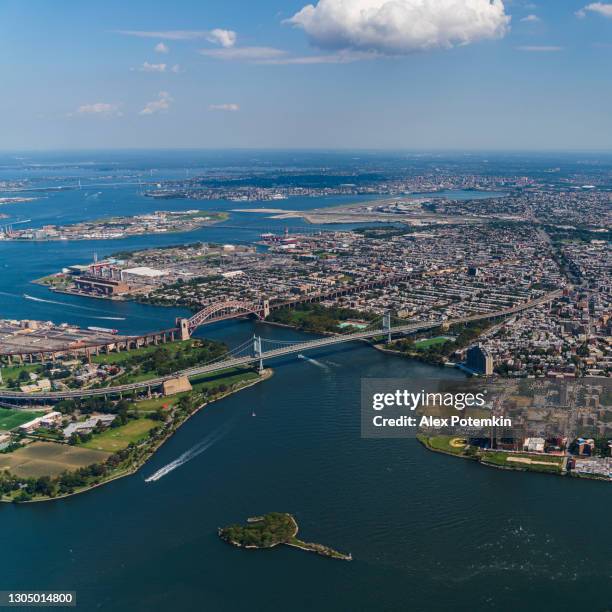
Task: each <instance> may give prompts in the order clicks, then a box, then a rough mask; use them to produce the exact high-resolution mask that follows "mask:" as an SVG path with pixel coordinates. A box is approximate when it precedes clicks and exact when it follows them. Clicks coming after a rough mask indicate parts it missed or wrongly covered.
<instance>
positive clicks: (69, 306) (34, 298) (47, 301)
mask: <svg viewBox="0 0 612 612" xmlns="http://www.w3.org/2000/svg"><path fill="white" fill-rule="evenodd" d="M23 297H24V298H25V299H26V300H32V301H33V302H44V303H45V304H57V305H58V306H64V307H65V308H76V309H77V310H88V311H90V312H100V309H99V308H89V307H88V306H79V305H78V304H70V303H68V302H60V301H59V300H46V299H44V298H39V297H35V296H33V295H29V294H27V293H24V294H23ZM103 312H104V311H103ZM107 312H108V311H107ZM90 318H92V319H107V320H109V321H125V317H110V316H109V317H93V316H90Z"/></svg>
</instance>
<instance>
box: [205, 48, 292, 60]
mask: <svg viewBox="0 0 612 612" xmlns="http://www.w3.org/2000/svg"><path fill="white" fill-rule="evenodd" d="M200 53H201V54H202V55H206V56H208V57H214V58H215V59H221V60H246V61H259V60H270V59H274V58H279V57H282V56H283V55H286V53H287V52H286V51H283V50H282V49H275V48H273V47H229V48H224V49H200Z"/></svg>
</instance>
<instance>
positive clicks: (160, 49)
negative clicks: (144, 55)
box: [155, 42, 170, 53]
mask: <svg viewBox="0 0 612 612" xmlns="http://www.w3.org/2000/svg"><path fill="white" fill-rule="evenodd" d="M155 52H156V53H169V52H170V48H169V47H168V45H166V44H164V43H163V42H158V43H157V44H156V45H155Z"/></svg>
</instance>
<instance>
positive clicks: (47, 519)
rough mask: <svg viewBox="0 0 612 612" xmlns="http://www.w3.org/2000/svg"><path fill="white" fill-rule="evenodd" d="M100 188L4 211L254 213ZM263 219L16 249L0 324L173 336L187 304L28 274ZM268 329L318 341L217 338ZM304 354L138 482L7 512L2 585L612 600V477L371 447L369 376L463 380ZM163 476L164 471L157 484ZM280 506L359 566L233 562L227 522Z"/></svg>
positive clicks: (197, 603)
mask: <svg viewBox="0 0 612 612" xmlns="http://www.w3.org/2000/svg"><path fill="white" fill-rule="evenodd" d="M98 191H100V193H99V194H98V195H95V196H91V195H87V196H85V195H84V193H83V192H78V191H73V192H66V193H58V194H50V195H49V197H48V198H46V199H43V200H38V201H35V202H31V203H27V204H19V205H11V206H10V207H9V206H7V207H2V210H1V211H2V212H6V213H9V212H10V213H11V214H14V215H15V217H14V219H19V218H23V219H25V218H28V219H32V222H31V223H30V224H31V225H43V224H45V223H58V222H59V223H67V222H74V221H77V220H81V219H83V218H90V219H92V218H97V217H99V216H108V215H111V214H119V213H121V214H132V213H136V212H143V211H145V210H153V209H163V208H176V209H179V208H181V209H185V208H195V207H196V206H198V207H200V208H204V207H207V208H210V209H219V208H220V207H221V208H224V209H230V208H235V207H240V208H244V207H245V206H244V205H240V206H236V204H235V203H233V204H232V203H230V204H228V203H223V204H222V205H220V204H218V203H212V202H203V203H201V204H200V203H198V204H194V203H193V202H182V201H156V202H153V201H151V200H149V199H146V198H143V197H141V196H139V195H138V194H137V193H135V190H134V189H133V188H130V189H127V188H126V189H101V190H96V191H95V193H98ZM0 195H2V194H0ZM336 201H342V200H338V199H337V200H336ZM264 205H265V203H264ZM279 205H280V206H279V207H282V208H286V207H288V206H295V207H297V208H299V207H300V206H308V207H314V206H320V205H321V201H320V200H308V201H307V202H306V201H301V202H300V201H296V200H291V201H283V202H280V203H279ZM262 217H263V215H248V214H242V215H234V216H233V218H232V219H231V220H230V221H228V222H227V223H226V224H225V225H230V226H232V227H228V228H224V227H223V225H219V226H215V227H212V228H203V229H201V230H198V231H197V232H192V233H191V234H181V235H171V236H170V235H166V236H155V237H144V236H143V237H138V238H134V239H130V240H122V241H110V242H98V243H91V242H72V243H65V242H64V243H59V242H49V243H37V244H33V243H16V242H0V270H1V271H2V274H1V275H0V291H1V292H2V293H0V303H1V314H0V316H2V317H4V318H33V319H50V320H55V321H56V322H61V321H69V322H72V323H77V324H80V325H103V326H105V325H109V324H111V321H112V326H113V327H117V328H119V329H120V330H121V331H126V332H127V331H129V332H137V331H145V330H149V329H159V328H162V327H164V326H166V325H168V323H169V322H171V321H172V320H173V319H174V317H175V316H176V315H177V314H178V313H179V312H181V311H179V310H175V309H164V308H154V307H148V306H142V305H138V304H133V303H116V302H108V301H98V300H93V299H84V298H76V297H69V296H64V295H57V294H52V293H49V292H48V291H47V290H46V289H44V288H42V287H38V286H34V285H31V284H29V281H30V280H31V279H33V278H36V277H39V276H42V275H44V274H48V273H51V272H54V271H56V270H58V269H59V268H61V267H62V266H65V265H69V264H74V263H84V262H87V261H90V260H91V258H92V254H93V252H94V251H96V252H97V253H98V255H99V256H100V257H102V256H104V255H108V254H110V253H113V252H115V251H118V250H125V249H131V248H136V247H144V246H153V245H158V244H176V243H178V242H187V241H193V240H209V241H213V242H214V241H216V242H219V241H223V242H230V241H232V242H237V241H250V240H253V239H254V238H255V237H256V236H257V235H258V233H259V232H260V231H261V229H262V227H264V226H270V225H271V224H272V223H273V222H272V221H270V220H268V219H265V218H262ZM298 223H299V222H293V221H292V225H298ZM237 226H239V227H244V228H245V229H237V228H236V227H237ZM277 227H279V228H281V227H282V225H281V224H279V223H277ZM24 293H26V294H28V295H30V296H33V297H37V298H39V299H44V300H49V302H40V301H35V300H31V299H27V298H24V297H23V294H24ZM102 317H113V319H108V320H107V321H108V323H107V324H105V323H104V322H103V321H104V320H105V319H102ZM254 330H256V331H257V333H258V334H261V335H262V336H265V337H269V338H281V339H291V338H298V337H303V334H299V333H297V332H294V331H292V330H288V329H284V328H278V327H273V326H270V325H266V324H255V323H252V322H248V321H239V322H233V323H224V324H218V325H216V326H213V327H211V328H206V329H204V330H203V332H202V333H205V334H206V335H207V336H210V337H214V338H219V339H223V340H224V341H226V342H228V343H229V344H238V343H240V342H242V341H243V340H245V339H246V338H247V337H249V336H250V335H252V334H253V331H254ZM308 356H309V357H310V358H311V359H310V360H305V359H298V358H297V357H292V358H288V359H285V360H283V361H279V362H276V363H273V364H272V366H273V368H274V371H275V374H274V376H273V377H272V378H271V379H270V380H268V381H266V382H263V383H261V384H258V385H256V386H254V387H251V388H249V389H246V390H245V391H243V392H240V393H239V394H236V395H234V396H231V397H229V398H227V399H225V400H222V401H220V402H218V403H216V404H214V405H211V406H209V407H208V408H206V409H205V410H203V411H201V412H200V413H198V414H197V415H196V416H194V417H193V418H192V419H190V420H189V421H188V422H187V423H186V424H185V425H184V426H183V427H182V428H180V430H179V431H178V432H177V433H176V435H174V436H173V437H172V438H171V439H170V440H169V441H168V442H167V443H166V444H165V445H164V446H163V447H162V448H161V449H160V450H159V451H158V452H157V454H156V455H155V456H154V457H153V459H152V460H151V461H150V462H149V463H148V464H146V465H145V466H144V467H143V468H142V469H141V470H140V471H139V472H138V473H137V474H135V475H133V476H131V477H128V478H124V479H121V480H118V481H115V482H113V483H111V484H109V485H107V486H104V487H101V488H99V489H97V490H94V491H90V492H88V493H85V494H82V495H77V496H75V497H72V498H69V499H65V500H58V501H55V502H48V503H36V504H24V505H20V506H15V505H9V504H3V505H0V521H1V522H0V525H1V529H0V549H1V550H2V558H1V560H0V589H3V590H7V589H11V590H13V589H26V590H43V589H44V590H70V591H76V592H77V600H78V608H79V609H83V610H96V609H100V610H168V609H172V610H177V611H178V610H223V611H234V610H251V611H253V610H266V611H269V610H296V611H300V610H466V611H468V610H470V611H471V610H475V609H489V610H496V611H497V610H517V609H521V610H550V609H559V610H569V609H577V608H578V607H579V606H580V607H582V606H584V605H587V606H588V607H589V609H592V610H604V609H608V608H609V606H610V604H611V603H612V589H610V577H611V575H612V557H611V555H610V551H611V550H612V535H611V531H610V527H609V516H610V499H611V497H610V494H611V492H612V490H611V489H610V487H609V486H608V485H606V484H604V483H597V482H588V481H584V480H580V481H576V480H570V479H568V478H560V477H553V476H546V475H537V474H522V473H515V472H505V471H498V470H495V469H489V468H485V467H482V466H480V465H476V464H473V463H471V462H468V461H462V460H458V459H454V458H450V457H446V456H442V455H437V454H434V453H431V452H428V451H426V450H425V449H423V448H422V447H421V446H420V445H419V444H418V443H417V442H416V441H414V440H371V439H361V437H360V431H359V388H360V378H362V377H409V378H412V379H414V380H415V381H418V380H419V378H423V377H432V376H434V377H435V376H437V377H442V376H458V374H457V373H456V372H453V371H448V370H440V369H434V368H431V367H428V366H424V365H421V364H418V363H413V362H410V361H406V360H402V359H399V358H396V357H393V356H389V355H385V354H381V353H379V352H376V351H375V350H373V349H371V348H368V347H366V346H364V345H361V344H355V345H350V346H348V345H344V346H342V347H341V348H337V349H334V350H325V351H319V352H313V353H309V354H308ZM253 415H255V416H253ZM207 441H212V443H210V444H209V443H207ZM185 453H187V454H185ZM181 456H183V459H182V460H181V461H177V459H179V458H180V457H181ZM164 466H169V468H168V470H166V474H165V475H164V476H163V477H162V478H160V479H159V480H157V481H154V482H148V483H147V482H145V478H146V477H147V476H150V475H151V474H153V473H154V472H155V471H157V470H159V469H160V468H162V467H164ZM270 511H282V512H290V513H292V514H294V515H295V517H296V519H297V521H298V523H299V524H300V536H301V537H303V539H305V540H308V541H314V542H322V543H324V544H327V545H329V546H332V547H334V548H337V549H338V550H341V551H345V552H351V553H352V554H353V558H354V561H353V562H350V563H346V562H341V561H333V560H328V559H323V558H321V557H318V556H316V555H312V554H308V553H305V552H302V551H299V550H292V549H289V548H284V547H281V548H279V549H274V550H269V551H243V550H237V549H235V548H233V547H231V546H228V545H227V544H224V543H223V542H222V541H220V540H219V538H218V537H217V527H218V526H221V525H226V524H228V523H231V522H236V521H243V520H244V519H246V517H248V516H252V515H256V514H262V513H266V512H270Z"/></svg>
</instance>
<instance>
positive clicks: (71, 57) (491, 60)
mask: <svg viewBox="0 0 612 612" xmlns="http://www.w3.org/2000/svg"><path fill="white" fill-rule="evenodd" d="M0 53H1V54H2V58H3V61H2V68H1V69H0V70H1V79H2V84H3V86H2V90H3V91H2V95H1V96H0V133H1V134H2V136H1V138H0V149H2V150H38V149H92V150H95V149H97V148H209V149H210V148H212V149H216V148H219V149H220V148H254V149H266V148H277V149H300V148H307V149H395V150H445V149H451V150H492V151H502V150H522V151H529V150H534V151H544V150H550V151H553V150H577V151H578V150H610V149H612V113H611V112H610V108H611V107H612V79H611V78H610V65H612V2H588V1H584V0H541V1H539V2H538V1H537V0H536V1H535V2H531V1H529V0H505V1H503V2H502V0H318V2H317V1H314V2H312V4H309V3H308V2H307V0H259V1H258V2H247V1H245V0H225V1H224V2H221V1H220V0H207V2H206V3H202V2H197V1H195V0H176V1H175V2H173V3H166V2H159V1H157V2H156V1H153V2H151V1H149V2H146V3H145V2H143V1H142V0H130V2H118V1H117V0H106V1H105V2H103V3H102V2H95V1H94V2H86V3H85V2H77V1H76V0H58V1H57V2H48V1H43V0H28V1H27V2H26V1H23V0H5V1H4V2H2V4H1V5H0Z"/></svg>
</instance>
